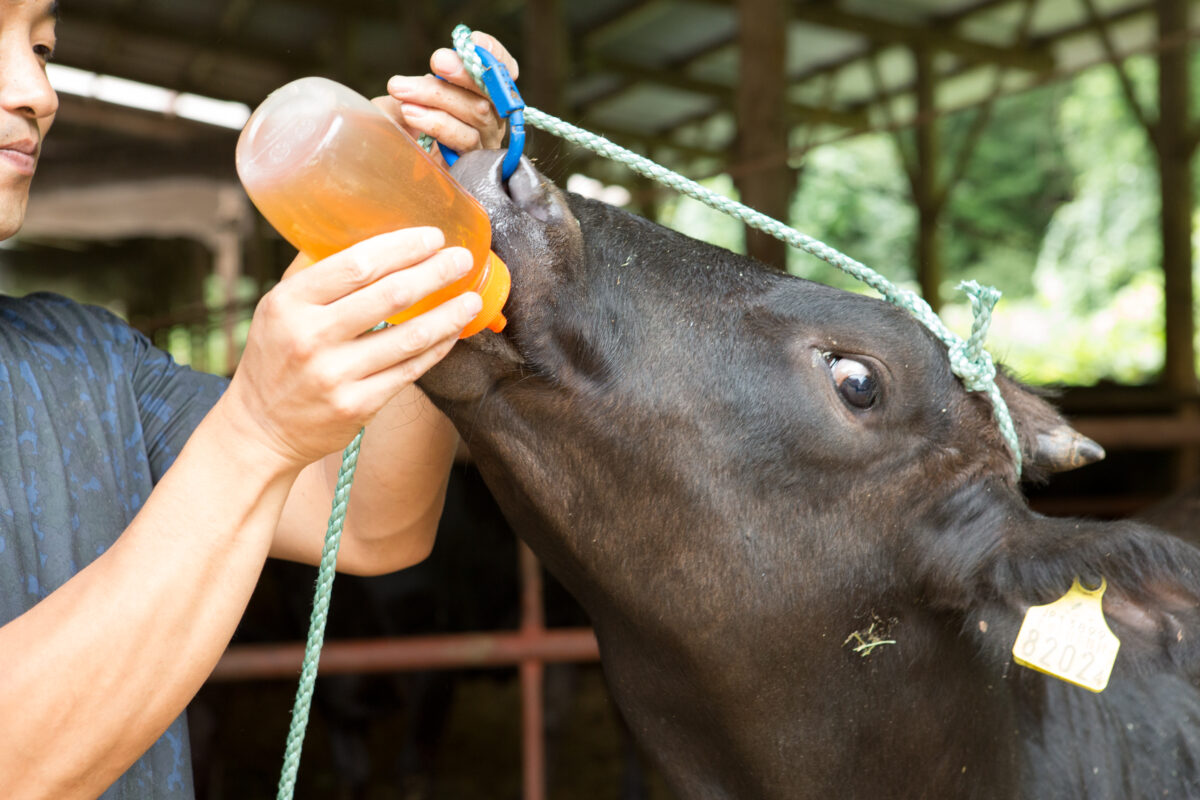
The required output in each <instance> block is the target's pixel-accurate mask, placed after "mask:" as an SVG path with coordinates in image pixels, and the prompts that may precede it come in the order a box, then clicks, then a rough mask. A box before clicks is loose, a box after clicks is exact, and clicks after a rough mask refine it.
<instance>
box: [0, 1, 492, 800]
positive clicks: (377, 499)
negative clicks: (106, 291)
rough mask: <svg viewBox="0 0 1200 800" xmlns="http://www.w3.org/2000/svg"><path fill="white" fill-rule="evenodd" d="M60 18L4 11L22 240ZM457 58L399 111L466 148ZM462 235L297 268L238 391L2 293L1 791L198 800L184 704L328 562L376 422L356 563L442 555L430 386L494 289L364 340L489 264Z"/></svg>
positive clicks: (362, 489)
mask: <svg viewBox="0 0 1200 800" xmlns="http://www.w3.org/2000/svg"><path fill="white" fill-rule="evenodd" d="M55 22H56V4H55V3H52V2H51V0H0V239H3V238H7V237H9V236H11V235H13V234H14V233H16V231H17V230H18V228H19V227H20V224H21V222H22V219H23V216H24V211H25V204H26V200H27V197H28V190H29V184H30V180H31V178H32V176H33V172H34V169H35V166H36V163H37V157H38V153H39V151H40V147H41V142H42V140H43V138H44V136H45V135H46V132H47V131H48V130H49V128H50V125H51V122H52V121H53V119H54V114H55V111H56V110H57V98H56V96H55V94H54V91H53V90H52V89H51V87H50V85H49V84H48V82H47V81H46V76H45V63H46V60H47V59H48V58H49V57H50V55H51V54H52V52H53V49H54V36H55ZM477 41H478V43H480V44H482V45H484V46H487V47H488V48H489V49H491V50H492V51H493V52H495V53H496V55H497V56H498V57H500V58H502V59H504V60H505V61H506V62H508V63H509V64H510V65H511V67H512V69H513V70H514V74H515V68H516V65H515V64H512V62H511V58H510V57H509V56H508V54H507V53H506V52H505V51H504V49H503V48H502V47H500V46H499V45H498V43H496V42H495V41H494V40H491V39H490V37H481V38H480V39H479V40H477ZM432 64H433V66H434V69H435V71H436V72H438V73H439V74H441V75H442V76H443V77H445V78H447V82H442V81H438V80H436V79H434V78H433V77H431V76H425V77H423V78H413V79H396V80H394V81H393V83H392V88H393V90H394V93H395V97H393V98H391V99H385V100H384V101H382V102H381V104H382V105H384V106H385V107H386V108H387V109H388V110H389V112H390V113H392V114H393V116H396V118H397V119H399V120H401V121H405V122H407V123H408V124H409V125H410V128H411V129H412V130H414V131H416V132H429V133H431V134H433V135H436V136H438V137H439V138H441V139H442V140H443V141H445V142H446V143H447V144H449V145H450V146H452V147H456V148H458V149H470V148H471V147H477V146H479V145H480V144H484V145H492V146H495V145H496V144H497V143H498V141H499V137H500V136H501V135H502V130H501V123H500V122H499V120H497V119H496V118H495V116H494V115H492V114H491V113H487V112H485V111H484V109H483V101H482V98H481V97H480V95H479V94H477V93H476V92H475V91H474V90H473V89H472V88H471V84H470V81H469V78H467V76H466V74H465V71H464V70H463V69H462V65H461V63H459V62H458V60H457V57H456V56H453V54H452V53H449V54H448V53H446V52H444V51H440V52H439V53H437V54H435V57H434V59H433V61H432ZM401 102H404V103H406V104H408V105H407V107H406V108H405V107H402V106H401ZM407 112H412V113H411V114H408V113H407ZM443 245H444V239H443V236H442V234H441V232H440V231H437V230H435V229H410V230H401V231H396V232H393V233H389V234H385V235H382V236H379V237H376V238H374V239H371V240H367V241H365V242H362V243H360V244H359V245H356V246H355V247H353V248H350V249H348V250H347V251H345V252H344V253H341V254H338V255H335V256H333V257H330V258H328V259H326V260H324V261H321V262H318V263H316V264H314V265H312V266H311V267H308V268H307V269H304V270H300V271H296V272H295V274H294V275H292V276H290V277H288V278H287V279H285V280H284V281H283V282H281V283H280V284H279V285H278V286H276V287H275V288H274V289H273V290H272V291H271V292H270V293H268V294H267V296H266V297H264V298H263V300H262V302H261V303H260V304H259V306H258V309H257V310H256V311H255V314H254V319H253V322H252V324H251V329H250V335H249V341H248V344H247V347H246V351H245V354H244V356H243V358H242V361H241V364H240V366H239V367H238V370H237V373H236V374H235V375H234V377H233V379H232V380H231V381H230V382H229V383H228V385H227V386H226V384H225V382H224V381H222V380H220V379H217V378H214V377H212V376H206V375H201V374H199V373H195V372H192V371H191V370H188V369H186V368H183V367H179V366H178V365H176V364H174V363H173V362H171V360H170V358H169V357H168V356H166V355H165V354H164V353H162V352H160V351H157V350H155V349H154V348H153V347H151V346H150V345H149V343H148V342H147V341H146V340H145V338H144V337H141V336H140V335H138V334H136V333H135V332H134V331H132V330H131V329H129V328H128V327H127V326H125V325H124V324H123V323H121V322H119V321H118V320H117V319H116V318H114V317H112V316H111V315H109V314H107V313H105V312H103V311H101V310H99V309H95V308H87V307H82V306H79V305H76V304H73V303H70V302H69V301H66V300H64V299H63V298H59V297H55V296H51V295H36V296H31V297H29V298H25V299H23V300H15V299H12V298H0V378H2V380H0V386H2V387H3V395H0V795H2V796H3V797H5V798H43V797H45V798H74V797H95V796H97V795H100V794H101V793H104V794H105V797H108V798H139V799H140V798H177V797H191V794H192V792H191V776H190V764H189V760H188V755H187V749H188V740H187V732H186V726H185V724H184V722H183V720H182V717H181V716H180V715H181V713H182V711H183V709H184V707H185V706H186V705H187V703H188V701H189V699H190V698H191V697H192V695H193V694H194V693H195V691H196V690H197V689H198V688H199V687H200V685H201V684H202V683H203V681H204V680H205V678H206V676H207V675H208V674H209V672H210V671H211V669H212V667H213V665H214V664H215V663H216V661H217V659H218V658H219V656H220V655H221V653H222V651H223V650H224V648H225V646H226V644H227V643H228V641H229V639H230V636H231V635H232V633H233V631H234V628H235V627H236V625H237V623H238V618H239V617H240V616H241V614H242V612H243V610H244V608H245V604H246V602H247V600H248V598H249V596H250V593H251V590H252V589H253V587H254V584H255V581H256V580H257V579H258V575H259V571H260V570H261V568H262V566H263V562H264V559H265V558H266V557H267V556H268V555H272V556H278V557H283V558H290V559H296V560H300V561H305V562H309V563H313V564H315V563H317V562H318V560H319V558H320V551H321V546H322V541H323V537H324V529H325V523H326V520H327V517H328V510H329V503H330V498H331V496H332V487H333V482H334V477H335V475H336V472H337V468H338V462H339V454H340V451H341V450H342V448H343V447H344V446H345V445H346V444H347V443H348V442H349V441H350V439H351V438H352V437H353V436H354V434H355V432H356V431H357V430H358V428H359V427H360V426H362V425H363V424H365V423H368V422H371V424H370V425H369V427H368V431H367V435H366V437H365V440H364V444H363V449H362V455H361V459H360V467H359V471H358V476H359V477H358V480H357V481H356V485H355V488H354V493H353V495H352V497H351V501H350V508H349V513H348V515H347V520H346V529H345V534H344V538H343V542H342V549H341V557H340V564H339V566H341V567H342V568H343V569H344V570H347V571H350V572H355V573H362V574H368V573H379V572H386V571H391V570H395V569H399V568H402V567H404V566H407V565H409V564H412V563H413V562H415V561H418V560H420V559H421V558H423V557H424V556H425V555H426V554H427V553H428V551H429V548H430V547H431V544H432V538H433V535H434V532H435V529H436V524H437V519H438V516H439V514H440V511H441V506H442V500H443V495H444V490H445V481H446V476H447V472H448V467H449V464H450V461H451V457H452V452H453V449H454V446H455V435H454V432H453V430H452V429H451V428H450V426H449V424H448V422H447V421H446V420H445V419H444V418H443V417H441V416H440V415H439V414H438V413H437V412H436V411H435V410H434V409H433V408H432V407H431V406H430V405H429V403H428V401H427V400H425V399H424V397H423V396H422V395H421V394H420V392H419V391H418V390H417V389H416V388H415V387H413V385H412V382H413V380H415V379H416V378H417V377H418V376H419V375H420V374H421V373H422V372H424V371H425V370H426V369H428V368H429V366H431V365H432V364H434V363H436V361H437V360H438V359H440V358H441V357H442V356H444V355H445V353H446V352H447V351H448V350H449V349H450V347H451V346H452V344H453V343H454V341H455V338H456V336H457V334H458V333H459V331H461V330H462V328H463V326H464V325H465V324H466V323H467V322H468V321H469V320H470V319H472V317H473V316H474V315H475V314H476V313H477V312H478V309H479V306H480V300H479V297H478V296H477V295H474V294H470V293H468V294H464V295H462V296H461V297H458V298H455V299H454V300H451V301H448V302H447V303H445V304H444V305H442V306H440V307H438V308H436V309H433V310H431V311H429V312H427V313H426V314H423V315H421V316H420V317H417V318H415V319H413V320H411V321H409V322H406V323H404V324H402V325H398V326H395V327H392V328H389V329H386V330H383V331H380V332H376V333H370V334H363V333H362V332H363V331H365V330H368V329H369V328H371V327H372V326H373V325H374V324H375V323H376V322H377V321H379V320H381V319H384V318H386V317H388V316H390V315H392V314H394V313H396V312H397V311H399V310H401V309H403V308H405V307H407V306H408V305H409V304H411V303H412V302H413V301H414V300H416V299H418V298H420V297H423V296H424V295H426V294H428V293H429V292H431V291H433V290H435V289H437V288H440V287H442V286H445V285H447V284H448V283H450V282H452V281H453V280H455V279H456V278H457V277H458V276H460V275H461V274H462V273H463V272H464V271H465V270H466V269H467V268H468V266H469V261H470V258H469V256H467V255H466V251H465V250H462V249H461V248H444V247H443ZM372 420H373V421H372ZM331 454H332V455H331ZM168 467H170V469H169V471H168V469H167V468H168Z"/></svg>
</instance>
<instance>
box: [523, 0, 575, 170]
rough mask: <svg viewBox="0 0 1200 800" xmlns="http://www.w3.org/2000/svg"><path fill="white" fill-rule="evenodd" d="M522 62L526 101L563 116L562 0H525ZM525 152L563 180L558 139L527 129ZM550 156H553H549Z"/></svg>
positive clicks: (564, 34)
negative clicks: (527, 136) (523, 59)
mask: <svg viewBox="0 0 1200 800" xmlns="http://www.w3.org/2000/svg"><path fill="white" fill-rule="evenodd" d="M524 25H525V37H524V38H525V41H524V42H523V45H524V52H525V54H526V55H525V63H524V64H522V71H521V75H522V78H521V94H522V96H523V97H524V98H525V102H526V103H528V104H529V105H531V106H533V107H535V108H539V109H541V110H542V111H545V112H546V113H548V114H552V115H553V116H556V117H562V116H563V115H564V114H565V106H566V100H565V98H566V77H567V74H568V72H569V70H568V68H567V59H568V57H569V56H568V39H567V19H566V15H565V12H564V8H563V0H528V3H527V4H526V6H525V12H524ZM528 142H529V144H528V146H527V147H526V148H525V150H526V154H527V155H529V156H530V157H531V158H534V159H535V160H536V161H537V164H538V168H539V169H541V170H542V172H543V173H544V174H545V175H546V177H548V178H550V180H552V181H556V182H560V181H562V180H565V179H566V177H567V175H566V174H565V169H564V168H565V167H566V166H567V165H566V163H565V159H561V158H558V157H557V154H558V153H560V152H563V151H562V149H561V144H560V142H559V141H558V140H557V139H556V138H555V137H552V136H551V135H549V134H539V133H536V132H530V133H529V138H528ZM552 156H553V157H552Z"/></svg>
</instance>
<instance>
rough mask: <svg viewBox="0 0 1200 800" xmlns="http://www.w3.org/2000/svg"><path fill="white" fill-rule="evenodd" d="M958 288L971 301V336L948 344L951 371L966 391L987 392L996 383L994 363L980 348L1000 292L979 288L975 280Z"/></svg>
mask: <svg viewBox="0 0 1200 800" xmlns="http://www.w3.org/2000/svg"><path fill="white" fill-rule="evenodd" d="M958 288H959V289H960V290H961V291H963V292H966V294H967V297H968V298H969V299H970V301H971V314H972V316H973V320H972V323H971V335H970V337H968V338H967V339H966V340H965V341H964V340H962V339H959V340H958V341H955V342H953V343H951V344H950V346H949V348H948V350H949V354H950V368H951V369H952V370H954V374H955V375H957V376H958V377H959V378H961V379H962V382H963V386H965V387H966V388H967V390H968V391H972V392H986V391H987V388H988V386H989V385H991V384H992V383H994V382H995V380H996V364H995V363H994V362H993V361H992V356H991V353H989V352H988V351H987V350H984V349H983V340H984V337H986V336H987V330H988V326H989V325H991V322H992V309H993V308H994V307H995V305H996V301H997V300H999V299H1000V292H999V291H998V290H997V289H995V288H994V287H991V286H981V285H980V284H978V283H976V282H975V281H963V282H962V283H960V284H959V285H958Z"/></svg>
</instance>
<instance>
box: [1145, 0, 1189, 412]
mask: <svg viewBox="0 0 1200 800" xmlns="http://www.w3.org/2000/svg"><path fill="white" fill-rule="evenodd" d="M1157 5H1158V33H1159V38H1160V39H1162V38H1166V37H1169V36H1171V35H1172V34H1174V33H1175V32H1176V31H1179V30H1183V29H1185V28H1186V27H1187V23H1188V5H1189V4H1188V2H1187V0H1158V3H1157ZM1188 55H1189V48H1188V47H1187V46H1186V45H1184V46H1182V47H1179V46H1177V47H1167V48H1164V49H1163V50H1161V51H1160V52H1159V54H1158V109H1159V111H1158V115H1159V116H1158V123H1157V125H1155V128H1154V129H1155V133H1156V134H1157V135H1156V136H1154V137H1153V139H1152V144H1153V145H1154V150H1155V155H1156V156H1157V159H1158V170H1159V180H1160V197H1161V201H1162V259H1163V280H1164V283H1163V291H1164V294H1165V298H1166V306H1165V311H1166V320H1165V324H1166V333H1167V351H1166V360H1165V364H1164V365H1163V369H1164V372H1163V379H1164V382H1165V383H1166V385H1167V387H1168V388H1169V389H1171V390H1174V391H1180V392H1191V391H1195V389H1196V360H1195V345H1194V344H1193V342H1194V337H1195V318H1194V314H1195V307H1194V305H1193V291H1192V208H1193V202H1194V196H1195V195H1194V188H1193V186H1192V147H1191V140H1190V136H1191V119H1190V116H1191V115H1190V109H1191V87H1190V80H1189V79H1190V76H1189V74H1188V60H1189V59H1188Z"/></svg>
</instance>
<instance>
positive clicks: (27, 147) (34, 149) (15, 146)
mask: <svg viewBox="0 0 1200 800" xmlns="http://www.w3.org/2000/svg"><path fill="white" fill-rule="evenodd" d="M0 150H16V151H17V152H18V153H24V154H25V155H27V156H36V155H37V153H38V140H37V139H21V140H19V141H16V142H9V143H8V144H5V145H0Z"/></svg>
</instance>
